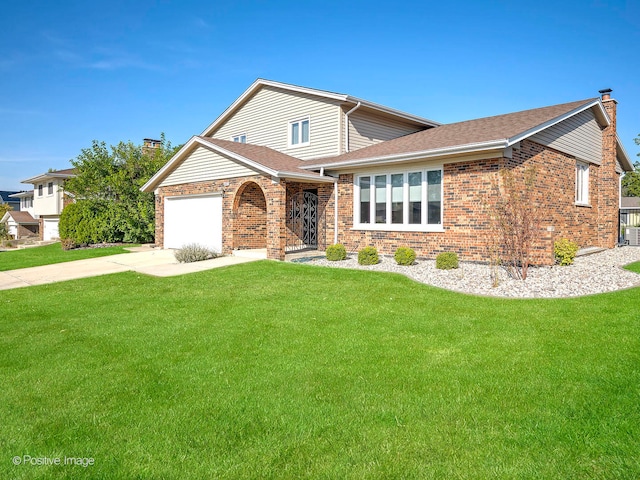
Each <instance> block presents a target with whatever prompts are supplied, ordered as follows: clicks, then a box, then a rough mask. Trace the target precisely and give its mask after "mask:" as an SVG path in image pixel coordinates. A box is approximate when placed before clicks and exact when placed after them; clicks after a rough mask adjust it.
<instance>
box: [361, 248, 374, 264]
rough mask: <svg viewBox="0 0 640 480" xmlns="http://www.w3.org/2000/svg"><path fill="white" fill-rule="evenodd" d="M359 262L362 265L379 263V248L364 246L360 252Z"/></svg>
mask: <svg viewBox="0 0 640 480" xmlns="http://www.w3.org/2000/svg"><path fill="white" fill-rule="evenodd" d="M358 263H359V264H360V265H375V264H376V263H378V250H376V247H364V248H363V249H362V250H360V251H359V252H358Z"/></svg>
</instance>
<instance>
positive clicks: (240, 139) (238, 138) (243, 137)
mask: <svg viewBox="0 0 640 480" xmlns="http://www.w3.org/2000/svg"><path fill="white" fill-rule="evenodd" d="M231 140H232V141H234V142H236V143H247V134H246V133H239V134H238V135H232V136H231Z"/></svg>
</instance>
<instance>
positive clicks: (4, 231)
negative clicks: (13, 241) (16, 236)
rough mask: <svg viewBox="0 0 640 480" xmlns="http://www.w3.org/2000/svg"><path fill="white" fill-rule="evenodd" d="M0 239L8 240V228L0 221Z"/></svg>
mask: <svg viewBox="0 0 640 480" xmlns="http://www.w3.org/2000/svg"><path fill="white" fill-rule="evenodd" d="M0 240H9V229H8V228H7V224H6V223H0Z"/></svg>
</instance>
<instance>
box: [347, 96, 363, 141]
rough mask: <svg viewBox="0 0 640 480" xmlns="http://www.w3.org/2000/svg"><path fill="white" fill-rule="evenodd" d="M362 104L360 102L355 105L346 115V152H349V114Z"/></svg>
mask: <svg viewBox="0 0 640 480" xmlns="http://www.w3.org/2000/svg"><path fill="white" fill-rule="evenodd" d="M360 105H362V102H358V103H357V104H356V106H355V107H353V108H352V109H351V110H349V111H348V112H347V113H345V115H344V118H345V121H344V152H345V153H347V152H349V115H351V114H352V113H353V112H355V111H356V110H357V109H359V108H360Z"/></svg>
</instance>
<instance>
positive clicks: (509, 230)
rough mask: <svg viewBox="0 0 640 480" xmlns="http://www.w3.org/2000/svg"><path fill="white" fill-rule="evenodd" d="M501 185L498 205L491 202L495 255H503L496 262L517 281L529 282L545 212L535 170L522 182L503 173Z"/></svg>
mask: <svg viewBox="0 0 640 480" xmlns="http://www.w3.org/2000/svg"><path fill="white" fill-rule="evenodd" d="M499 180H501V185H499V184H497V183H496V184H494V185H493V192H494V198H495V200H494V201H489V202H487V203H488V207H489V215H490V217H491V227H492V232H493V235H492V240H491V242H492V245H490V249H491V252H490V253H493V255H494V256H495V255H500V258H499V259H494V261H496V262H500V263H502V264H504V265H505V266H506V268H507V271H508V272H509V274H510V275H511V276H512V277H514V278H520V279H522V280H525V279H526V278H527V271H528V268H529V264H530V262H531V249H532V246H533V242H534V240H535V239H536V237H537V236H538V235H539V231H540V216H541V210H540V208H539V207H538V205H537V202H536V198H535V191H534V187H535V185H536V182H535V180H536V170H535V167H529V168H526V169H525V170H524V171H523V172H522V178H516V176H515V175H514V172H513V170H511V169H507V168H504V169H502V170H500V173H499Z"/></svg>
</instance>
